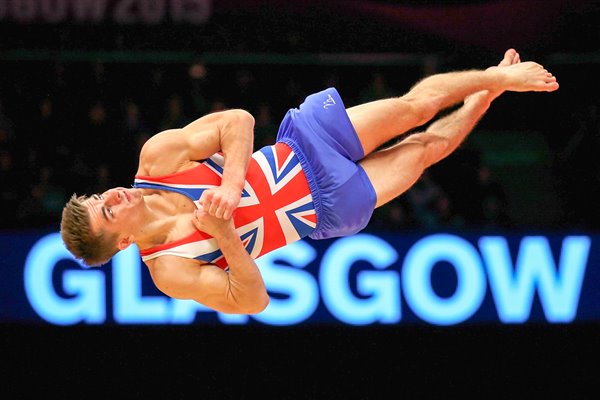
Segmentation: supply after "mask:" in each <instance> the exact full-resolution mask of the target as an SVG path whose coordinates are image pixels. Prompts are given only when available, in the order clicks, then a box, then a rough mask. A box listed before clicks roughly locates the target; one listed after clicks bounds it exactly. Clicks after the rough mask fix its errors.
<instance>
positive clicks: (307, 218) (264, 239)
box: [134, 143, 316, 268]
mask: <svg viewBox="0 0 600 400" xmlns="http://www.w3.org/2000/svg"><path fill="white" fill-rule="evenodd" d="M223 165H224V158H223V156H222V154H220V153H218V154H215V155H214V156H212V157H211V158H209V159H207V160H205V161H203V162H201V163H199V164H198V165H197V166H196V167H193V168H191V169H189V170H186V171H182V172H178V173H174V174H170V175H165V176H140V175H138V176H136V177H135V183H134V187H136V188H141V189H161V190H169V191H173V192H177V193H181V194H183V195H185V196H187V197H188V198H190V199H191V200H192V201H193V202H194V204H195V205H196V206H197V207H198V206H199V199H200V196H201V195H202V192H203V191H204V190H206V189H209V188H212V187H215V186H219V185H220V184H221V177H222V175H223ZM233 222H234V226H235V228H236V231H237V233H238V234H239V235H240V238H241V239H242V243H243V245H244V246H245V248H246V250H247V251H248V254H250V255H251V256H252V257H253V258H258V257H260V256H261V255H263V254H265V253H268V252H270V251H273V250H275V249H277V248H280V247H283V246H285V245H287V244H289V243H292V242H295V241H297V240H300V239H301V238H303V237H305V236H308V235H309V234H310V233H311V232H313V231H314V229H315V226H316V213H315V206H314V204H313V198H312V196H311V192H310V189H309V185H308V182H307V179H306V176H305V173H304V171H303V170H302V167H301V165H300V162H299V159H298V157H297V155H296V154H295V153H294V152H293V151H292V149H291V148H290V147H289V146H288V145H286V144H284V143H277V144H275V145H273V146H266V147H263V148H262V149H260V150H259V151H257V152H255V153H254V154H253V155H252V158H251V160H250V164H249V167H248V173H247V174H246V182H245V185H244V190H243V192H242V198H241V200H240V204H239V206H238V208H237V209H236V211H235V212H234V214H233ZM140 254H141V256H142V259H143V260H144V261H146V260H150V259H153V258H156V257H159V256H162V255H174V256H179V257H184V258H194V259H197V260H202V261H206V262H208V263H212V264H216V265H218V266H219V267H221V268H226V267H227V261H226V260H225V257H224V256H223V253H221V250H220V249H219V246H218V244H217V240H216V239H215V238H213V237H212V236H210V235H208V234H206V233H204V232H200V231H196V232H194V233H193V234H191V235H189V236H187V237H185V238H182V239H180V240H177V241H174V242H170V243H165V244H163V245H160V246H156V247H153V248H150V249H145V250H142V251H140Z"/></svg>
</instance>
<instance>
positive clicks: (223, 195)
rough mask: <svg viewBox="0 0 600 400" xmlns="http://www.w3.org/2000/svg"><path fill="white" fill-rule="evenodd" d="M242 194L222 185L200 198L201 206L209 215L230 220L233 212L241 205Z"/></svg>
mask: <svg viewBox="0 0 600 400" xmlns="http://www.w3.org/2000/svg"><path fill="white" fill-rule="evenodd" d="M240 199H241V193H240V191H239V189H237V188H234V187H231V186H227V185H221V186H217V187H214V188H212V189H207V190H205V191H204V192H203V193H202V196H200V205H202V208H203V209H204V211H205V212H206V213H208V215H211V216H213V217H217V218H222V219H230V218H231V216H232V215H233V212H234V211H235V209H236V208H237V206H238V205H239V204H240Z"/></svg>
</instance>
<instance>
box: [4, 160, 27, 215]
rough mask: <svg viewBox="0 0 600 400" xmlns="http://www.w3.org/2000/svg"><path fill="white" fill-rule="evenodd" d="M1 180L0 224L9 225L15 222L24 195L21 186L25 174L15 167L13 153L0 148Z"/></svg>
mask: <svg viewBox="0 0 600 400" xmlns="http://www.w3.org/2000/svg"><path fill="white" fill-rule="evenodd" d="M0 182H2V185H0V203H2V207H0V226H2V227H9V226H12V225H13V224H14V222H15V210H16V209H17V206H18V205H19V201H20V199H21V197H22V194H21V192H20V190H19V188H20V187H21V185H22V184H23V176H22V175H21V174H19V173H18V172H17V170H16V168H15V164H14V160H13V155H12V154H11V153H10V152H9V151H8V150H3V149H0Z"/></svg>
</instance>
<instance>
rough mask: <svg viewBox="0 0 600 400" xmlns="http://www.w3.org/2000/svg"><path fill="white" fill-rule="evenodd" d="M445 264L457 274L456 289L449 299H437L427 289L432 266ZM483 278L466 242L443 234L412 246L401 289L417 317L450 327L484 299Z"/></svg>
mask: <svg viewBox="0 0 600 400" xmlns="http://www.w3.org/2000/svg"><path fill="white" fill-rule="evenodd" d="M442 261H446V262H448V263H450V264H451V265H452V266H453V267H454V269H455V271H456V274H457V282H458V285H457V288H456V291H455V293H454V294H453V295H452V296H450V297H449V298H440V297H439V296H438V295H437V294H436V293H435V291H434V290H433V288H432V286H431V271H432V269H433V266H434V265H435V264H436V263H438V262H442ZM485 289H486V285H485V275H484V274H483V266H482V265H481V259H480V258H479V254H478V253H477V249H475V248H474V247H473V246H472V245H471V244H470V243H469V242H467V241H466V240H464V239H461V238H459V237H456V236H453V235H447V234H438V235H431V236H427V237H425V238H423V239H421V240H419V241H418V242H417V243H415V244H414V245H413V246H412V247H411V248H410V250H409V251H408V253H407V254H406V257H405V259H404V265H403V266H402V290H403V292H404V297H405V298H406V302H407V303H408V304H409V305H410V307H411V309H412V310H413V311H414V312H415V314H416V315H417V316H419V317H420V318H422V319H423V320H425V321H427V322H430V323H432V324H437V325H453V324H458V323H460V322H463V321H465V320H466V319H467V318H469V317H471V316H472V315H473V314H474V313H475V312H476V311H477V310H478V309H479V307H480V306H481V303H482V302H483V298H484V297H485Z"/></svg>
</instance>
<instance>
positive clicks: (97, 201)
mask: <svg viewBox="0 0 600 400" xmlns="http://www.w3.org/2000/svg"><path fill="white" fill-rule="evenodd" d="M85 204H86V206H87V208H88V211H89V213H90V221H91V227H92V230H93V231H95V232H98V231H104V232H106V233H113V234H115V233H116V234H117V235H118V237H119V244H118V247H119V249H121V250H123V249H124V248H126V247H127V246H129V244H131V243H132V242H133V232H135V230H136V227H137V225H138V223H139V222H140V221H139V220H140V216H141V215H143V213H142V212H140V211H141V208H143V207H144V196H143V194H142V191H141V190H140V189H126V188H122V187H117V188H114V189H110V190H107V191H106V192H104V193H102V194H94V195H92V196H90V197H89V198H88V199H87V200H86V201H85ZM121 247H123V248H121Z"/></svg>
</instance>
